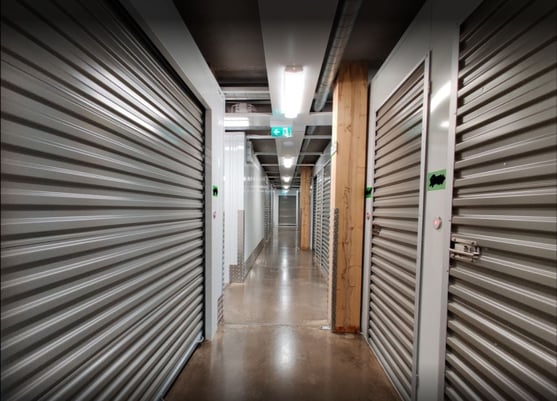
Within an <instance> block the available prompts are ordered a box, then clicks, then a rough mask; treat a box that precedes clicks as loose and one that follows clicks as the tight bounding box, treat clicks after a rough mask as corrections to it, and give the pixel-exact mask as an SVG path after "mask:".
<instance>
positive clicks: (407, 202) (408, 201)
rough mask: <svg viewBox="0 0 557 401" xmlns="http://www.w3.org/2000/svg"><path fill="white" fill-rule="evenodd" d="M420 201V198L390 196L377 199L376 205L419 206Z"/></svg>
mask: <svg viewBox="0 0 557 401" xmlns="http://www.w3.org/2000/svg"><path fill="white" fill-rule="evenodd" d="M412 174H413V173H412ZM378 181H379V180H378ZM419 201H420V200H419V197H418V196H390V197H388V198H381V199H377V200H376V201H375V205H376V206H377V207H389V206H390V207H397V206H417V205H418V203H419Z"/></svg>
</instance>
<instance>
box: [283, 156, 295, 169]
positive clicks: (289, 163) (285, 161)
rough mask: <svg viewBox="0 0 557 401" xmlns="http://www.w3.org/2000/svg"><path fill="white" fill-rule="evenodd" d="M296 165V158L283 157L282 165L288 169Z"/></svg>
mask: <svg viewBox="0 0 557 401" xmlns="http://www.w3.org/2000/svg"><path fill="white" fill-rule="evenodd" d="M293 164H294V158H293V157H283V158H282V165H283V166H284V167H286V168H290V167H292V165H293Z"/></svg>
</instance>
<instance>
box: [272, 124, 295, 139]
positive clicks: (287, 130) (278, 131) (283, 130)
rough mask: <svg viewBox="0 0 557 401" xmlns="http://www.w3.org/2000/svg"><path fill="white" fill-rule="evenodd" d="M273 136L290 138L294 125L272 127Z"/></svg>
mask: <svg viewBox="0 0 557 401" xmlns="http://www.w3.org/2000/svg"><path fill="white" fill-rule="evenodd" d="M271 136H272V137H274V138H290V137H291V136H292V127H271Z"/></svg>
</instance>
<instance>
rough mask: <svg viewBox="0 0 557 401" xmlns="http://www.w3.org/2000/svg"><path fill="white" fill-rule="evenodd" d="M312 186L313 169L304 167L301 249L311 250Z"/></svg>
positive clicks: (301, 172)
mask: <svg viewBox="0 0 557 401" xmlns="http://www.w3.org/2000/svg"><path fill="white" fill-rule="evenodd" d="M310 185H311V167H302V168H301V170H300V209H301V222H300V249H303V250H308V249H309V233H310V229H311V227H310V219H309V212H310Z"/></svg>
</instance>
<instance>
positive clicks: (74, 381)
mask: <svg viewBox="0 0 557 401" xmlns="http://www.w3.org/2000/svg"><path fill="white" fill-rule="evenodd" d="M115 7H116V5H114V4H112V3H110V2H106V3H105V2H101V1H86V2H85V1H84V2H77V1H62V2H56V3H54V2H50V1H46V0H45V1H36V2H26V3H23V2H21V3H19V2H15V1H6V0H5V1H3V2H2V38H1V40H2V53H1V62H2V72H1V74H2V105H1V107H2V114H1V118H2V220H1V226H2V232H1V235H2V255H1V258H2V270H1V300H2V312H1V323H2V325H1V335H2V343H1V351H2V352H1V360H2V372H1V386H2V390H1V397H0V398H2V400H6V401H15V400H22V401H29V400H38V399H40V400H86V399H87V400H92V399H94V400H110V401H115V400H152V399H154V398H155V397H156V396H157V395H160V392H161V391H162V389H163V388H164V386H165V384H167V383H168V380H169V379H171V378H172V374H173V373H174V374H175V373H176V369H177V368H178V367H179V366H180V364H181V362H182V361H183V360H184V358H185V357H186V356H187V355H189V353H190V352H191V351H192V350H193V348H194V346H195V344H196V343H197V341H198V340H199V339H200V338H201V336H202V328H203V314H204V312H203V309H204V305H203V299H204V280H203V270H204V251H203V249H204V223H203V222H204V134H203V111H202V110H201V108H200V106H199V105H198V103H197V101H195V100H193V99H192V97H191V96H190V95H189V94H187V92H186V91H185V88H184V87H183V84H182V83H181V82H180V81H179V80H178V79H177V78H176V77H175V76H174V75H173V73H172V71H171V70H170V69H168V68H167V67H166V66H165V65H164V64H163V63H164V61H162V60H161V59H160V57H159V55H158V54H157V53H156V51H155V50H154V48H151V46H150V44H149V43H148V42H147V40H146V39H145V38H144V37H143V36H142V34H141V32H139V30H137V29H136V27H134V25H133V23H132V21H129V20H128V19H127V17H126V15H125V13H124V12H123V11H122V10H120V9H116V8H115Z"/></svg>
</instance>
